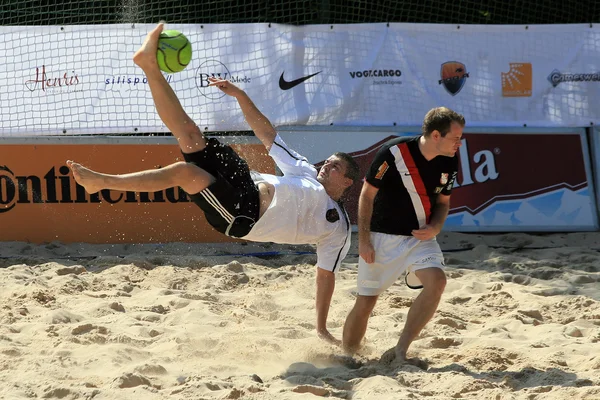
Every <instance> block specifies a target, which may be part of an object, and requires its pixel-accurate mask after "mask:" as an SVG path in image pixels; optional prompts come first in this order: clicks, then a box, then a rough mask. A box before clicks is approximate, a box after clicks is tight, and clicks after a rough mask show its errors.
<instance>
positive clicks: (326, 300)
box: [316, 267, 342, 346]
mask: <svg viewBox="0 0 600 400" xmlns="http://www.w3.org/2000/svg"><path fill="white" fill-rule="evenodd" d="M334 289H335V274H334V273H333V272H331V271H326V270H324V269H321V268H319V267H317V300H316V308H317V335H319V338H321V339H323V340H325V341H326V342H329V343H332V344H335V345H338V346H339V345H340V344H341V343H342V341H341V340H339V339H336V338H334V337H333V335H332V334H331V333H329V331H328V330H327V315H328V314H329V306H330V305H331V297H332V296H333V290H334Z"/></svg>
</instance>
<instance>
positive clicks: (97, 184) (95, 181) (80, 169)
mask: <svg viewBox="0 0 600 400" xmlns="http://www.w3.org/2000/svg"><path fill="white" fill-rule="evenodd" d="M67 165H68V166H69V168H71V171H73V178H75V181H76V182H77V183H79V184H80V185H81V186H83V188H84V189H85V191H86V192H88V193H90V194H91V193H96V192H99V191H100V190H102V189H104V187H103V186H102V174H99V173H98V172H94V171H92V170H91V169H87V168H86V167H84V166H83V165H81V164H77V163H76V162H73V161H71V160H69V161H67Z"/></svg>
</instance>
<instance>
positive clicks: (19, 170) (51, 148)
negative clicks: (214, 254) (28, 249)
mask: <svg viewBox="0 0 600 400" xmlns="http://www.w3.org/2000/svg"><path fill="white" fill-rule="evenodd" d="M232 147H233V148H234V149H235V150H236V151H237V152H238V153H239V154H240V155H241V156H242V157H243V158H244V159H246V161H248V164H249V165H250V168H252V169H255V170H257V171H260V172H265V173H274V171H275V167H274V163H273V161H272V159H271V158H270V157H269V156H268V155H267V153H266V150H265V147H264V146H263V145H262V144H234V145H232ZM69 159H71V160H74V161H76V162H79V163H81V164H83V165H84V166H86V167H89V168H92V169H94V170H97V171H100V172H105V173H112V174H122V173H128V172H136V171H140V170H147V169H153V168H159V167H163V166H166V165H169V164H172V163H174V162H176V161H182V160H183V158H182V156H181V153H180V151H179V147H178V146H177V145H171V144H41V145H40V144H8V145H6V144H2V145H0V226H1V227H2V229H0V241H27V242H32V243H44V242H52V241H60V242H63V243H72V242H85V243H156V242H228V241H234V240H232V239H231V238H229V237H226V236H224V235H222V234H221V233H219V232H217V231H215V230H214V229H212V227H211V226H210V225H209V224H208V223H207V222H206V220H205V219H204V214H203V212H202V210H201V209H200V208H199V207H198V206H196V205H195V204H194V203H192V202H190V200H189V199H188V197H187V196H186V194H185V192H183V191H182V190H181V189H180V188H169V189H166V190H163V191H160V192H153V193H134V192H119V191H111V190H102V191H101V192H99V193H96V194H92V195H89V194H87V193H85V191H84V190H83V188H82V187H81V186H80V185H78V184H77V183H76V182H75V180H74V179H73V177H72V175H71V174H70V170H69V168H68V167H67V165H66V160H69Z"/></svg>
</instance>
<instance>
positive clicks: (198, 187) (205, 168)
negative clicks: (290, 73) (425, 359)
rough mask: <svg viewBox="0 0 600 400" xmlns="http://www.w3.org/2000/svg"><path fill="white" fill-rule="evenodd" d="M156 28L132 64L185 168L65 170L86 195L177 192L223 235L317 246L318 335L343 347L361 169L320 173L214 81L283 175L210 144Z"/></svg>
mask: <svg viewBox="0 0 600 400" xmlns="http://www.w3.org/2000/svg"><path fill="white" fill-rule="evenodd" d="M162 29H163V24H162V23H161V24H159V25H158V26H157V27H156V28H155V29H154V30H153V31H151V32H150V33H149V34H148V36H147V37H146V41H145V42H144V44H143V45H142V47H141V48H140V49H139V50H138V51H137V52H136V54H135V55H134V57H133V60H134V62H135V63H136V64H137V65H138V66H140V67H141V68H142V70H143V71H144V73H145V74H146V77H147V79H148V85H149V87H150V90H151V92H152V97H153V99H154V103H155V106H156V111H157V112H158V114H159V116H160V118H161V119H162V121H163V122H164V123H165V125H166V126H167V128H168V129H169V130H170V131H171V132H172V133H173V135H174V136H175V137H176V138H177V141H178V142H179V147H180V149H181V152H182V154H183V157H184V159H185V162H183V161H182V162H177V163H174V164H171V165H169V166H166V167H164V168H160V169H155V170H148V171H140V172H135V173H130V174H123V175H110V174H102V173H99V172H96V171H92V170H90V169H88V168H85V167H83V166H81V165H80V164H77V163H75V162H73V161H67V164H68V165H69V166H70V168H71V169H72V171H73V176H74V178H75V180H76V181H77V182H78V183H79V184H80V185H81V186H83V187H84V188H85V189H86V191H87V192H88V193H95V192H98V191H99V190H102V189H113V190H122V191H134V192H155V191H159V190H164V189H167V188H170V187H174V186H179V187H181V188H182V189H183V190H184V191H185V192H186V193H188V195H189V197H190V199H191V200H192V201H193V202H195V203H196V204H197V205H198V206H199V207H200V208H201V209H202V210H203V211H204V214H205V216H206V219H207V221H208V222H209V223H210V224H211V225H212V226H213V227H214V228H215V229H216V230H218V231H219V232H221V233H223V234H225V235H228V236H231V237H236V238H242V239H246V240H252V241H260V242H275V243H288V244H316V246H317V294H316V308H317V333H318V335H319V337H321V338H323V339H325V340H327V341H329V342H333V343H340V341H339V340H337V339H335V338H334V337H333V336H332V335H331V334H330V333H329V331H328V330H327V314H328V312H329V306H330V303H331V297H332V295H333V291H334V287H335V272H337V271H338V270H339V267H340V265H341V262H342V260H343V259H344V257H345V256H346V254H347V253H348V249H349V247H350V222H349V219H348V215H347V214H346V211H345V210H344V207H343V205H342V203H341V197H342V196H343V194H344V193H345V192H346V190H347V189H348V188H349V187H350V186H351V185H352V184H353V183H354V182H355V181H356V180H358V175H359V170H358V165H357V164H356V162H355V161H354V160H353V159H352V157H351V156H350V155H348V154H346V153H335V154H334V155H332V156H331V157H329V158H328V159H327V160H326V161H325V163H324V164H323V166H322V167H321V169H320V171H319V173H318V174H317V170H316V168H315V167H314V166H313V165H311V164H310V163H309V162H308V161H307V160H306V159H305V158H304V157H302V156H300V155H299V154H298V153H296V152H295V151H293V150H291V149H289V148H288V147H287V146H286V144H285V143H284V142H283V140H282V139H281V137H279V135H277V132H276V131H275V129H274V128H273V126H272V125H271V123H270V121H269V120H268V119H267V118H266V117H265V116H264V115H263V114H262V113H261V112H260V111H259V110H258V108H256V106H255V105H254V103H253V102H252V100H251V99H250V98H249V97H248V95H247V94H246V93H245V92H244V91H243V90H241V89H240V88H238V87H237V86H235V85H234V84H232V83H231V82H228V81H223V80H218V79H214V78H209V80H210V81H211V83H210V85H211V86H216V87H217V88H218V89H220V90H221V91H223V92H224V93H226V94H228V95H230V96H233V97H235V98H236V100H237V101H238V104H239V105H240V108H241V109H242V111H243V113H244V117H245V118H246V121H247V122H248V124H249V125H250V127H251V128H252V130H253V131H254V134H255V135H256V136H257V137H258V138H259V139H260V140H261V142H262V143H263V144H264V145H265V147H266V148H267V150H268V151H269V155H270V156H271V157H272V158H273V160H274V161H275V163H276V164H277V166H278V167H279V169H280V170H281V171H282V172H283V176H274V175H268V174H253V173H251V172H250V170H249V168H248V165H247V163H246V162H245V161H244V160H243V159H241V158H240V157H239V156H238V155H237V154H236V153H235V152H234V151H233V150H232V149H231V147H229V146H225V145H223V144H221V143H220V142H219V141H218V140H217V139H215V138H206V137H205V136H204V135H203V134H202V132H201V131H200V129H199V128H198V126H197V125H196V124H195V123H194V121H192V120H191V119H190V117H189V116H188V115H187V114H186V113H185V111H184V109H183V107H182V106H181V104H180V103H179V100H178V99H177V96H176V95H175V93H174V91H173V89H172V88H171V86H170V85H169V84H168V82H167V81H166V80H165V78H164V76H163V74H162V73H161V71H160V70H159V68H158V64H157V62H156V49H157V43H158V38H159V36H160V33H161V31H162Z"/></svg>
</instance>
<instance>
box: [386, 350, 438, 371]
mask: <svg viewBox="0 0 600 400" xmlns="http://www.w3.org/2000/svg"><path fill="white" fill-rule="evenodd" d="M379 362H380V363H381V364H385V365H391V366H393V367H396V366H399V365H402V364H410V365H414V366H415V367H417V368H420V369H422V370H424V371H427V369H428V368H429V364H428V363H427V361H425V360H421V359H420V358H416V357H415V358H407V357H406V353H405V352H403V351H400V350H398V349H397V348H396V347H395V346H394V347H392V348H391V349H388V350H387V351H386V352H385V353H383V355H382V356H381V358H380V359H379Z"/></svg>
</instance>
